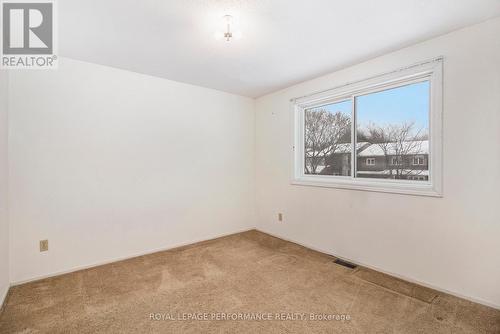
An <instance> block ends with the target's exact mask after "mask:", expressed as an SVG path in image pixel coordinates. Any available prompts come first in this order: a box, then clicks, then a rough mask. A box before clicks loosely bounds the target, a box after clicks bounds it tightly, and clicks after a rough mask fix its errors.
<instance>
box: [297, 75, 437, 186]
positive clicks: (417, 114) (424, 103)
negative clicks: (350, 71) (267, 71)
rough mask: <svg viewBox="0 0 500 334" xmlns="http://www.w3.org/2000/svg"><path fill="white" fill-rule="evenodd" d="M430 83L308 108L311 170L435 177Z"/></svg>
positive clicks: (307, 150)
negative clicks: (431, 163)
mask: <svg viewBox="0 0 500 334" xmlns="http://www.w3.org/2000/svg"><path fill="white" fill-rule="evenodd" d="M429 89H430V84H429V81H420V82H416V83H411V84H407V85H404V86H399V87H396V88H391V89H387V90H382V91H377V92H374V93H369V94H366V95H360V96H355V97H354V98H353V99H347V100H344V101H340V102H336V103H332V104H327V105H323V106H319V107H314V108H309V109H306V110H305V115H304V127H305V128H304V130H305V131H304V135H305V138H304V139H305V141H304V146H305V147H304V154H305V164H304V169H305V171H304V172H305V174H319V175H335V176H351V174H352V173H353V170H354V175H355V177H358V178H376V179H396V180H410V181H427V180H429V108H430V106H429ZM353 101H354V105H355V109H354V111H355V112H354V115H355V127H354V130H355V134H354V135H353V134H352V133H351V132H352V129H353V127H352V122H353V119H352V115H353V107H354V106H353ZM354 139H356V140H354ZM354 147H355V154H353V153H354V152H353V149H354ZM353 156H355V163H354V166H353V162H352V161H351V160H352V157H353Z"/></svg>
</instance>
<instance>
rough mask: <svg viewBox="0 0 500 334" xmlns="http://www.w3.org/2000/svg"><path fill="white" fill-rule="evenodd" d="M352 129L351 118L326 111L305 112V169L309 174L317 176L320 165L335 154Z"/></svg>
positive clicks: (339, 113)
mask: <svg viewBox="0 0 500 334" xmlns="http://www.w3.org/2000/svg"><path fill="white" fill-rule="evenodd" d="M350 129H351V120H350V118H349V116H347V115H345V114H342V113H341V112H335V113H331V112H329V111H327V110H325V109H313V110H311V109H309V110H306V111H305V138H304V139H305V158H306V164H305V169H306V173H307V174H317V173H319V172H320V171H319V170H318V167H319V166H320V164H322V163H323V164H324V163H326V158H327V156H329V155H332V154H334V153H335V151H336V150H337V148H338V145H339V144H340V143H341V140H342V139H343V138H345V137H346V134H347V133H349V131H350Z"/></svg>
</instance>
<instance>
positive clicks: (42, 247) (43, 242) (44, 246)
mask: <svg viewBox="0 0 500 334" xmlns="http://www.w3.org/2000/svg"><path fill="white" fill-rule="evenodd" d="M48 250H49V241H48V240H40V252H46V251H48Z"/></svg>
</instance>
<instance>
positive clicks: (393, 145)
mask: <svg viewBox="0 0 500 334" xmlns="http://www.w3.org/2000/svg"><path fill="white" fill-rule="evenodd" d="M366 131H367V134H366V136H367V138H369V141H370V142H371V143H372V144H376V145H378V146H379V147H380V149H381V150H382V152H383V154H384V157H385V164H386V166H391V167H390V168H389V175H390V177H392V176H394V178H396V179H404V178H406V177H407V176H408V175H409V174H414V175H415V174H416V175H418V174H421V173H422V170H421V169H415V168H413V167H412V166H411V164H410V163H409V162H406V161H405V160H404V159H405V158H408V157H412V156H414V155H418V154H420V153H422V140H425V139H427V135H426V134H423V130H422V129H415V123H414V122H403V123H401V124H389V125H387V126H377V125H375V124H373V123H371V124H369V125H368V127H367V129H366ZM389 159H396V160H395V161H396V163H395V164H393V163H392V161H389Z"/></svg>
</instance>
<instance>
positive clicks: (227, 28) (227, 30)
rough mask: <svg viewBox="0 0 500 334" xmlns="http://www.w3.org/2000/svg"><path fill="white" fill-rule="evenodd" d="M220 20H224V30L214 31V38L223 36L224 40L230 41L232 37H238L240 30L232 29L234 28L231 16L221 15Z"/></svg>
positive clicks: (239, 36)
mask: <svg viewBox="0 0 500 334" xmlns="http://www.w3.org/2000/svg"><path fill="white" fill-rule="evenodd" d="M222 20H223V22H224V32H216V33H215V38H216V39H222V38H224V39H225V40H226V42H230V41H231V40H232V39H233V38H236V39H240V38H241V32H240V31H233V30H234V19H233V16H231V15H224V16H223V17H222Z"/></svg>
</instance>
